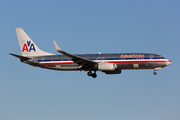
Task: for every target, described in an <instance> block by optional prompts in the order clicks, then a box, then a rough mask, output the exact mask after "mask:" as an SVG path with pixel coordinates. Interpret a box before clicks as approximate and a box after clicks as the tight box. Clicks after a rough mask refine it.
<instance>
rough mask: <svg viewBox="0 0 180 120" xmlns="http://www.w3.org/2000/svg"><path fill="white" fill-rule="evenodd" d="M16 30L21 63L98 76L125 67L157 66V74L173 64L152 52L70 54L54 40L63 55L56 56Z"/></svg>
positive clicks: (18, 29) (148, 67) (155, 67)
mask: <svg viewBox="0 0 180 120" xmlns="http://www.w3.org/2000/svg"><path fill="white" fill-rule="evenodd" d="M16 33H17V37H18V41H19V45H20V49H21V53H22V55H17V54H12V53H9V54H10V55H12V56H14V57H17V58H19V59H20V61H21V62H23V63H26V64H29V65H31V66H36V67H40V68H46V69H51V70H60V71H86V72H87V75H88V76H91V77H92V78H96V77H97V74H96V71H101V72H104V73H106V74H121V70H130V69H135V70H138V69H153V70H154V72H153V74H154V75H156V74H157V73H156V71H157V70H161V69H162V68H163V67H166V66H168V65H170V64H171V61H170V60H168V59H165V58H164V57H163V56H161V55H157V54H150V53H115V54H101V53H99V54H75V55H73V54H70V53H68V52H65V51H63V50H62V49H61V48H60V47H59V46H58V44H57V43H56V42H55V41H53V42H54V45H55V48H56V50H57V52H59V53H61V54H62V55H55V54H52V53H48V52H44V51H42V50H41V49H39V48H38V46H37V45H36V44H35V43H34V42H33V41H32V39H31V38H30V37H29V36H28V35H27V34H26V33H25V32H24V30H23V29H22V28H16Z"/></svg>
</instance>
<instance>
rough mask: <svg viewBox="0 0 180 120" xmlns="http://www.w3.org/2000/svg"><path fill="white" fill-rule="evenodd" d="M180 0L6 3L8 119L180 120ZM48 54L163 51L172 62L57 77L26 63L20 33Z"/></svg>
mask: <svg viewBox="0 0 180 120" xmlns="http://www.w3.org/2000/svg"><path fill="white" fill-rule="evenodd" d="M179 4H180V2H179V1H178V0H171V1H170V0H156V1H144V0H136V1H134V0H129V1H126V0H121V1H118V0H117V1H116V0H112V1H107V0H103V1H102V0H91V1H83V0H77V1H74V0H66V1H55V0H52V1H49V0H44V1H38V0H36V1H35V0H31V1H24V0H16V1H12V0H1V1H0V15H1V16H0V26H1V29H0V39H1V44H0V51H1V52H0V53H1V54H0V55H1V63H0V66H1V67H0V70H1V72H0V78H1V79H0V119H1V120H12V119H13V120H25V119H26V120H52V119H53V120H72V119H73V120H100V119H103V120H112V119H113V120H120V119H123V120H132V119H133V120H145V119H146V120H157V119H158V120H170V119H172V120H179V119H180V114H179V113H180V103H179V101H180V95H179V91H180V87H179V86H180V81H179V80H180V79H179V78H180V74H179V66H180V63H179V59H180V56H179V52H180V47H179V44H180V41H179V38H180V36H179V35H180V23H179V21H180V14H179V11H180V8H179ZM17 27H22V28H23V29H24V30H25V32H26V33H27V34H28V35H29V36H30V37H31V39H32V40H33V41H34V42H35V43H36V44H37V45H38V47H39V48H40V49H42V50H44V51H47V52H50V53H54V54H59V53H57V52H56V50H55V48H54V45H53V40H56V42H57V43H58V44H59V45H60V47H61V48H62V49H63V50H65V51H67V52H69V53H73V54H77V53H99V52H101V53H124V52H125V53H130V52H145V53H156V54H160V55H162V56H164V57H165V58H168V59H170V60H171V61H172V64H171V65H170V66H168V67H166V68H163V69H162V70H160V71H158V74H157V75H156V76H154V75H153V70H138V71H135V70H130V71H127V70H124V71H122V74H120V75H105V74H104V73H101V72H97V74H98V77H97V78H96V79H92V78H91V77H88V76H87V75H86V72H64V71H52V70H46V69H41V68H37V67H31V66H29V65H26V64H23V63H21V62H20V61H19V60H18V59H17V58H14V57H13V56H10V55H8V53H15V54H19V55H20V54H21V52H20V48H19V43H18V40H17V36H16V32H15V28H17Z"/></svg>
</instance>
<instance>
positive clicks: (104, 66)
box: [98, 63, 117, 71]
mask: <svg viewBox="0 0 180 120" xmlns="http://www.w3.org/2000/svg"><path fill="white" fill-rule="evenodd" d="M116 68H117V65H116V64H114V63H99V64H98V70H100V71H114V70H115V69H116Z"/></svg>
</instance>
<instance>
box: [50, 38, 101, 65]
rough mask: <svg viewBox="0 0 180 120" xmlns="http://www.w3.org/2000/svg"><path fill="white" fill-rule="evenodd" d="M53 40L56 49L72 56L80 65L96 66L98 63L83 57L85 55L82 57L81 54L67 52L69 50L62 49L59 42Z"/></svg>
mask: <svg viewBox="0 0 180 120" xmlns="http://www.w3.org/2000/svg"><path fill="white" fill-rule="evenodd" d="M53 42H54V45H55V48H56V50H57V51H58V52H60V53H61V54H63V55H65V56H68V57H70V58H72V60H73V61H74V62H75V63H77V64H79V65H83V66H84V67H85V66H86V67H88V66H94V65H97V64H98V63H97V62H94V61H91V60H88V59H86V58H83V57H80V56H77V55H72V54H70V53H67V52H65V51H63V50H61V48H60V47H59V46H58V44H57V43H56V42H55V41H53Z"/></svg>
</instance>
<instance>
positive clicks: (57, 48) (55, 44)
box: [53, 40, 62, 51]
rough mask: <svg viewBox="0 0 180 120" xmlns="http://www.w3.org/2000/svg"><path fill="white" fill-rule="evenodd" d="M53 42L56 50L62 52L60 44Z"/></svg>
mask: <svg viewBox="0 0 180 120" xmlns="http://www.w3.org/2000/svg"><path fill="white" fill-rule="evenodd" d="M53 42H54V46H55V48H56V50H57V51H62V50H61V48H60V47H59V46H58V44H57V43H56V41H54V40H53Z"/></svg>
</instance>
